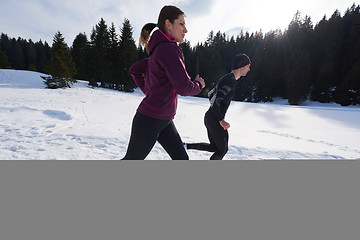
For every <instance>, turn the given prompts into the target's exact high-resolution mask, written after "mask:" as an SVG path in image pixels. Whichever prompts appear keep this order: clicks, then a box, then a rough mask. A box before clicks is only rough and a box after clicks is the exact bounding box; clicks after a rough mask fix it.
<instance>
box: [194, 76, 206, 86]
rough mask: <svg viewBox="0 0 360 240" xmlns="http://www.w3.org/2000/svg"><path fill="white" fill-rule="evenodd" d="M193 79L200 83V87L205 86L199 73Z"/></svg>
mask: <svg viewBox="0 0 360 240" xmlns="http://www.w3.org/2000/svg"><path fill="white" fill-rule="evenodd" d="M195 81H197V82H199V83H200V84H201V89H203V88H204V87H205V81H204V79H203V78H202V77H200V76H199V74H197V75H196V78H195Z"/></svg>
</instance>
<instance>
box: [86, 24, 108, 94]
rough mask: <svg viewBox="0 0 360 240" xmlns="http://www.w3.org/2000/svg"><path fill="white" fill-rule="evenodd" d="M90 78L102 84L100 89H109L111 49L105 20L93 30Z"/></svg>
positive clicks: (89, 53)
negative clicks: (109, 56) (109, 54)
mask: <svg viewBox="0 0 360 240" xmlns="http://www.w3.org/2000/svg"><path fill="white" fill-rule="evenodd" d="M90 40H91V41H90V50H89V52H88V55H87V58H88V60H89V64H88V65H89V76H91V78H93V80H94V81H97V82H100V87H107V85H108V84H107V83H108V82H109V72H110V63H109V59H108V53H109V47H110V33H109V30H108V26H107V25H106V22H105V20H104V19H103V18H101V19H100V22H99V23H98V24H97V25H96V26H95V28H93V30H92V32H91V36H90Z"/></svg>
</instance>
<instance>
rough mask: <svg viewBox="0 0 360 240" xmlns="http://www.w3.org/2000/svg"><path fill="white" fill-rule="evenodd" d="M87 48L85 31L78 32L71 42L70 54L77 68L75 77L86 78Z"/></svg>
mask: <svg viewBox="0 0 360 240" xmlns="http://www.w3.org/2000/svg"><path fill="white" fill-rule="evenodd" d="M87 50H88V40H87V37H86V34H85V33H79V34H78V35H77V36H76V37H75V40H74V42H73V45H72V48H71V56H72V58H73V60H74V64H75V66H76V69H77V75H76V78H77V79H87V77H88V75H87V69H86V68H87V67H86V65H87V64H86V63H87V59H86V51H87Z"/></svg>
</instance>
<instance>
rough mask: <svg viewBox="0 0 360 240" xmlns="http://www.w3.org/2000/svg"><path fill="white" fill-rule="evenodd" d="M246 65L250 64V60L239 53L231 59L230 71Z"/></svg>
mask: <svg viewBox="0 0 360 240" xmlns="http://www.w3.org/2000/svg"><path fill="white" fill-rule="evenodd" d="M248 64H251V61H250V58H249V57H248V56H247V55H246V54H244V53H240V54H237V55H235V56H234V57H233V59H232V61H231V70H234V69H238V68H242V67H244V66H246V65H248Z"/></svg>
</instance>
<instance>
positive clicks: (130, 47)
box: [120, 19, 138, 92]
mask: <svg viewBox="0 0 360 240" xmlns="http://www.w3.org/2000/svg"><path fill="white" fill-rule="evenodd" d="M132 34H133V29H132V27H131V25H130V21H129V20H128V19H124V22H123V27H122V28H121V35H120V51H121V58H122V67H123V68H122V70H123V72H122V79H123V81H124V89H123V90H124V91H130V92H132V91H133V89H134V88H136V84H135V82H134V81H133V79H132V77H131V76H130V73H129V68H130V67H131V65H132V64H133V63H134V62H136V61H137V60H138V52H137V48H136V44H135V41H134V39H133V37H132Z"/></svg>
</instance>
